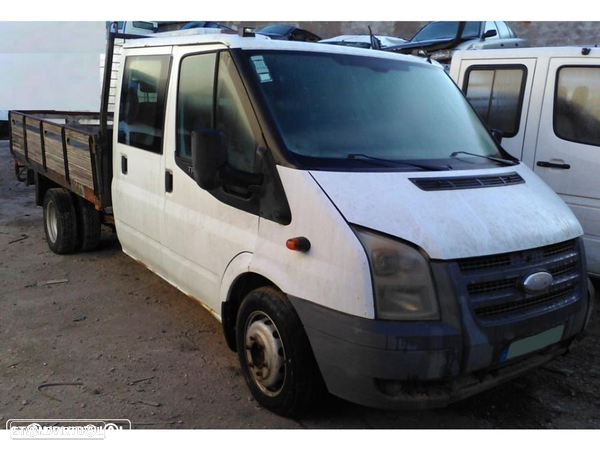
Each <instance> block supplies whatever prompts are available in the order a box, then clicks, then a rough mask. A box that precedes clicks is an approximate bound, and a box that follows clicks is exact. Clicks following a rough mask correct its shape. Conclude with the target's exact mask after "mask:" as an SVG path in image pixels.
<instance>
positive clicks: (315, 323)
mask: <svg viewBox="0 0 600 450" xmlns="http://www.w3.org/2000/svg"><path fill="white" fill-rule="evenodd" d="M451 269H452V268H450V270H449V267H448V265H447V264H445V263H437V264H433V272H434V278H435V282H436V286H437V287H438V295H439V296H440V300H441V301H440V307H441V314H442V320H440V321H427V322H425V321H423V322H408V321H403V322H400V321H385V320H372V319H363V318H359V317H356V316H351V315H347V314H343V313H340V312H337V311H333V310H330V309H327V308H324V307H321V306H319V305H316V304H315V303H313V302H309V301H306V300H303V299H299V298H295V297H293V296H289V298H290V300H291V301H292V303H293V305H294V307H295V309H296V311H297V312H298V315H299V316H300V319H301V320H302V323H303V324H304V328H305V330H306V332H307V335H308V338H309V340H310V342H311V345H312V348H313V351H314V354H315V358H316V360H317V363H318V366H319V369H320V370H321V374H322V375H323V378H324V380H325V383H326V385H327V388H328V390H329V391H330V392H331V393H332V394H334V395H336V396H338V397H341V398H344V399H346V400H349V401H352V402H354V403H358V404H361V405H365V406H371V407H377V408H388V409H403V408H410V409H425V408H435V407H442V406H445V405H447V404H449V403H452V402H455V401H458V400H461V399H464V398H467V397H469V396H471V395H474V394H477V393H479V392H481V391H484V390H487V389H490V388H491V387H493V386H496V385H498V384H501V383H503V382H505V381H507V380H509V379H511V378H514V377H516V376H518V375H520V374H522V373H523V372H525V371H527V370H529V369H531V368H534V367H537V366H539V365H541V364H544V363H546V362H548V361H550V360H552V359H553V358H556V357H557V356H560V355H562V354H564V353H566V352H567V350H568V348H569V346H570V345H571V343H572V341H573V339H574V338H575V337H577V336H580V335H581V334H582V332H583V330H584V329H585V327H586V326H587V323H588V321H589V317H590V314H591V308H592V303H593V295H594V294H593V287H592V286H591V283H589V281H588V280H587V279H582V280H581V281H580V282H578V283H577V286H575V287H574V289H575V290H574V291H573V292H578V294H577V299H576V300H574V301H571V300H569V301H568V302H566V301H563V300H559V301H558V303H555V304H553V305H551V306H549V305H544V306H542V307H539V308H538V309H537V310H533V311H532V310H531V309H530V310H527V312H526V313H524V314H522V315H521V316H520V317H519V318H516V319H515V317H512V318H510V320H508V319H507V317H510V316H506V315H504V316H502V315H501V316H498V317H497V318H494V319H493V320H492V321H490V319H489V318H488V317H487V316H486V317H484V318H479V317H477V316H476V315H475V313H474V312H473V308H471V307H470V306H469V305H468V303H469V302H468V301H467V299H466V298H464V296H463V294H464V289H462V288H461V286H460V283H457V281H456V277H455V275H456V274H453V272H452V270H451ZM577 290H578V291H577ZM508 314H512V312H509V313H508ZM484 319H485V320H484ZM556 326H562V327H564V331H563V333H562V336H561V338H560V340H559V341H558V342H556V343H554V344H552V345H549V346H546V347H544V348H540V349H539V350H536V351H533V352H531V353H527V354H525V355H523V356H515V357H514V358H510V359H507V360H504V359H503V358H505V356H503V350H504V349H506V348H507V346H508V345H510V343H512V342H515V341H517V340H520V339H523V338H525V337H528V336H534V335H537V334H539V333H543V332H545V331H547V330H550V329H552V328H555V327H556Z"/></svg>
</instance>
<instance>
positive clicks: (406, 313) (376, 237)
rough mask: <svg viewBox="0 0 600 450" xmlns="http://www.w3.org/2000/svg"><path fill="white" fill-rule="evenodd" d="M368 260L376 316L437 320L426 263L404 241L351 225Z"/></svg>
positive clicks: (431, 283) (436, 304) (434, 299)
mask: <svg viewBox="0 0 600 450" xmlns="http://www.w3.org/2000/svg"><path fill="white" fill-rule="evenodd" d="M354 231H355V232H356V235H357V236H358V238H359V239H360V241H361V242H362V244H363V246H364V248H365V250H366V252H367V256H368V258H369V262H370V263H371V274H372V276H373V286H374V290H375V310H376V314H377V318H378V319H387V320H439V318H440V315H439V308H438V302H437V298H436V293H435V289H434V285H433V279H432V278H431V272H430V270H429V263H428V262H427V260H426V259H425V257H424V256H423V255H422V254H421V253H420V252H419V251H418V250H417V249H414V248H412V247H410V246H408V245H406V244H403V243H401V242H398V241H395V240H393V239H390V238H387V237H384V236H382V235H380V234H377V233H374V232H372V231H368V230H365V229H363V228H354Z"/></svg>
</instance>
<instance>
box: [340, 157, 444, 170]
mask: <svg viewBox="0 0 600 450" xmlns="http://www.w3.org/2000/svg"><path fill="white" fill-rule="evenodd" d="M357 158H364V159H369V160H373V161H381V162H384V163H392V164H402V165H403V166H409V167H416V168H418V169H423V170H451V167H450V166H446V167H443V166H430V165H428V164H418V163H411V162H406V161H398V160H395V159H385V158H377V157H375V156H369V155H365V154H362V153H350V154H349V155H346V159H357ZM390 167H393V166H391V165H390Z"/></svg>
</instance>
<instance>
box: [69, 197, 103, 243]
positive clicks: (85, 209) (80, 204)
mask: <svg viewBox="0 0 600 450" xmlns="http://www.w3.org/2000/svg"><path fill="white" fill-rule="evenodd" d="M75 212H76V214H77V226H78V228H79V242H78V245H77V249H78V250H81V251H84V252H87V251H90V250H95V249H97V248H98V245H100V237H101V221H100V213H99V212H98V211H96V208H94V205H93V204H92V203H91V202H88V201H87V200H85V199H84V198H82V197H76V201H75Z"/></svg>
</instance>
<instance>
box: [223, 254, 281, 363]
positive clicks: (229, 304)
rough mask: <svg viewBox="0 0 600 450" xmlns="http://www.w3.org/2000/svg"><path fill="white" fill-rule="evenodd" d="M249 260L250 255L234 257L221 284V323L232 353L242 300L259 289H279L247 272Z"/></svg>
mask: <svg viewBox="0 0 600 450" xmlns="http://www.w3.org/2000/svg"><path fill="white" fill-rule="evenodd" d="M251 259H252V254H251V253H240V254H239V255H238V256H236V257H235V258H234V259H233V260H232V261H231V262H230V263H229V266H228V267H227V270H226V272H225V276H224V277H223V280H222V282H221V323H222V325H223V333H224V334H225V341H226V342H227V346H228V347H229V348H230V349H231V350H232V351H234V352H235V351H237V345H236V337H235V322H236V319H237V313H238V310H239V308H240V305H241V303H242V300H243V299H244V298H245V297H246V295H248V294H249V293H250V292H252V291H253V290H255V289H258V288H260V287H264V286H273V287H276V288H278V289H279V287H278V286H277V285H276V284H275V283H274V282H273V281H271V280H270V279H269V278H267V277H265V276H264V275H261V274H259V273H256V272H250V271H249V262H250V260H251ZM236 269H237V270H236Z"/></svg>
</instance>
